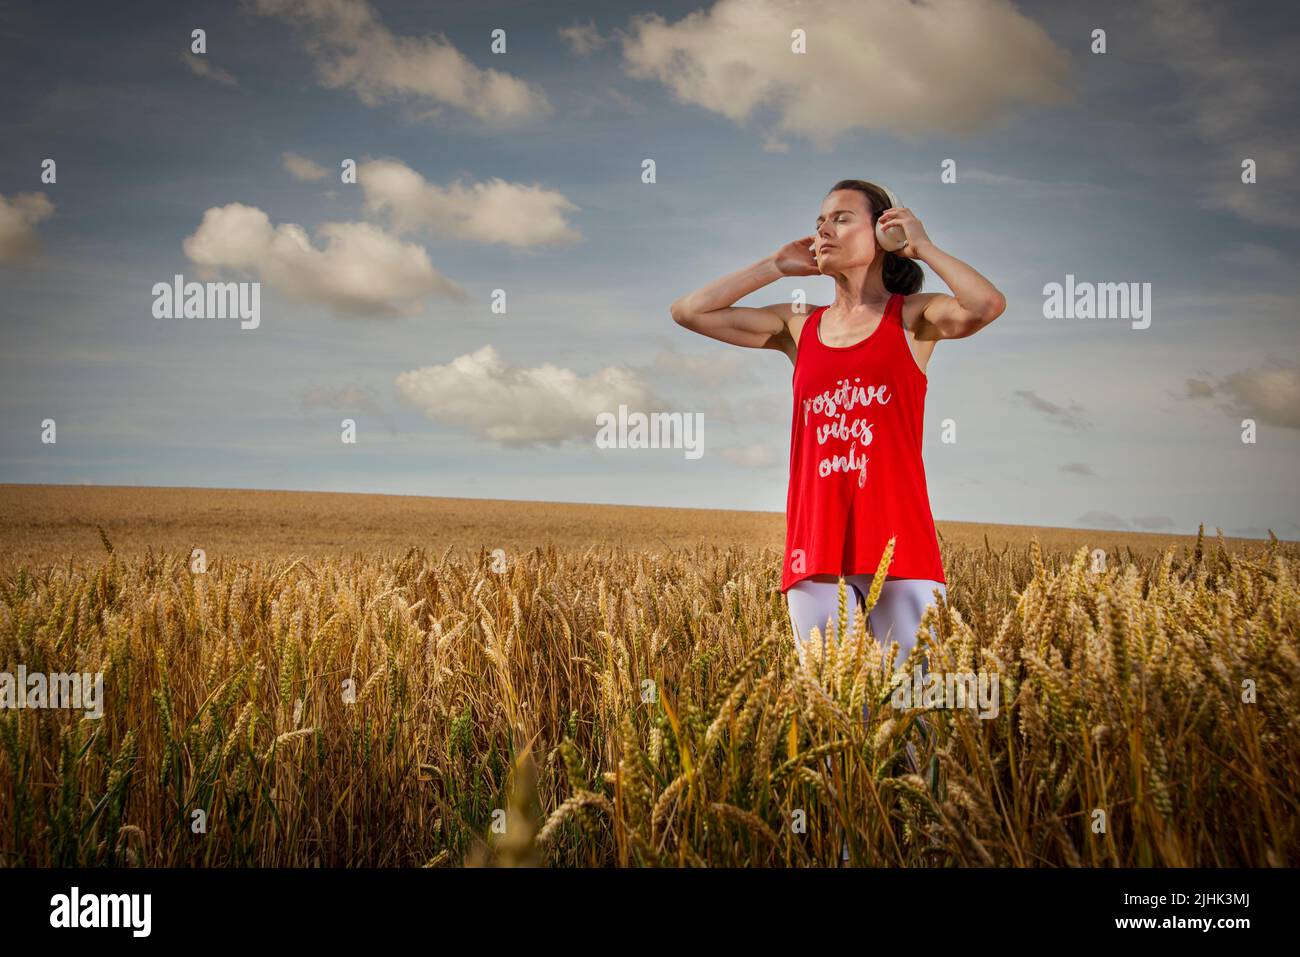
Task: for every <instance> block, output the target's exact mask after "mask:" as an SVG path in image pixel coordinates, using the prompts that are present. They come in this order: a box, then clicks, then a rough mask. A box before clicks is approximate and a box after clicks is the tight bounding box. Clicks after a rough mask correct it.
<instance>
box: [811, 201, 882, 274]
mask: <svg viewBox="0 0 1300 957" xmlns="http://www.w3.org/2000/svg"><path fill="white" fill-rule="evenodd" d="M877 249H879V247H878V246H877V245H876V228H875V224H874V223H873V222H872V221H871V205H870V201H869V200H868V199H867V197H866V194H865V193H863V192H862V191H861V190H856V189H837V190H836V191H835V192H833V193H831V194H829V195H828V196H827V197H826V198H825V199H824V200H822V208H821V212H820V213H819V214H818V216H817V239H816V241H815V243H814V252H813V255H814V256H815V258H816V260H817V267H818V268H819V269H820V270H821V271H822V272H823V273H827V274H829V273H839V272H843V271H844V270H846V269H850V268H852V267H854V266H868V265H870V264H871V261H872V260H873V259H875V258H876V250H877Z"/></svg>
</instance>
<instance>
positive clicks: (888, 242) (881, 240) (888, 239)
mask: <svg viewBox="0 0 1300 957" xmlns="http://www.w3.org/2000/svg"><path fill="white" fill-rule="evenodd" d="M880 188H881V190H883V191H884V193H885V195H886V196H888V197H889V205H890V206H891V207H894V206H897V205H898V197H897V196H895V195H894V191H893V190H892V189H890V188H889V187H888V186H881V187H880ZM876 244H877V245H878V246H879V247H880V248H881V249H883V250H885V252H890V253H892V252H895V251H897V250H899V249H902V248H903V247H904V246H906V245H907V234H906V233H904V232H903V231H902V230H901V229H899V228H898V227H897V226H893V227H891V228H890V229H889V230H888V231H886V230H885V229H883V228H881V225H880V223H879V222H877V223H876Z"/></svg>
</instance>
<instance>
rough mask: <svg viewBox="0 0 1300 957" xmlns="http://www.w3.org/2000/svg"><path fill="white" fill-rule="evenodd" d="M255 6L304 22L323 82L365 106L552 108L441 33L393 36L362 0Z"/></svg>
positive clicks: (494, 116)
mask: <svg viewBox="0 0 1300 957" xmlns="http://www.w3.org/2000/svg"><path fill="white" fill-rule="evenodd" d="M255 6H256V8H257V10H258V11H259V12H260V13H262V14H263V15H266V16H274V17H279V18H280V19H282V20H285V21H287V22H289V23H291V24H293V25H294V26H295V27H298V28H301V29H302V30H303V31H304V33H305V35H306V46H307V51H308V52H309V53H310V54H311V56H312V58H313V59H314V60H315V61H316V69H317V73H318V74H319V77H320V81H321V83H322V84H323V85H324V86H326V87H329V88H331V89H350V90H352V92H353V93H355V94H356V95H357V97H358V98H359V99H360V100H361V102H362V103H364V104H366V105H367V106H378V105H379V104H380V103H382V102H383V101H384V100H386V99H405V100H413V101H415V102H418V103H422V104H424V105H426V106H427V107H428V111H427V114H428V115H433V116H436V115H437V114H438V112H439V109H440V105H446V106H452V107H455V108H456V109H460V110H464V111H465V112H467V113H470V114H471V115H473V116H475V117H477V118H479V119H480V120H484V121H487V122H492V123H509V122H514V121H519V120H526V119H529V118H531V117H534V116H537V115H539V114H545V113H549V112H550V111H551V107H550V104H549V102H548V101H547V99H546V94H545V93H543V92H542V90H541V89H540V88H538V87H536V86H534V85H532V84H529V83H527V82H525V81H523V80H520V79H519V78H518V77H514V76H511V75H510V74H508V73H503V72H501V71H500V70H491V69H489V70H484V69H480V68H479V67H477V66H475V65H474V64H473V63H471V62H470V61H469V59H468V58H466V56H465V55H464V54H463V53H461V52H460V51H459V50H457V49H456V47H455V46H454V45H453V44H452V43H451V41H450V40H448V39H447V37H446V36H445V35H443V34H441V33H437V34H433V35H431V36H426V37H404V36H397V35H396V34H394V33H393V32H392V31H391V30H389V29H388V27H386V26H385V25H384V24H383V22H382V21H381V20H380V19H379V16H378V14H377V13H376V12H375V9H374V7H372V6H371V5H370V4H368V3H366V2H365V0H255Z"/></svg>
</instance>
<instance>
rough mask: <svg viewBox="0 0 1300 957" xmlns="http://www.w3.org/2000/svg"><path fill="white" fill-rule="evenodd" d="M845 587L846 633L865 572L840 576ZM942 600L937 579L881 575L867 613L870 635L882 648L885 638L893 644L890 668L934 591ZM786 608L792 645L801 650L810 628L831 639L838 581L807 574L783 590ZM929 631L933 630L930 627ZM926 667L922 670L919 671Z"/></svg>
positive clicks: (909, 643) (859, 602) (902, 654)
mask: <svg viewBox="0 0 1300 957" xmlns="http://www.w3.org/2000/svg"><path fill="white" fill-rule="evenodd" d="M843 577H844V584H845V587H846V588H847V589H848V594H847V596H846V597H847V598H848V609H847V611H848V627H849V632H850V633H852V631H853V625H854V622H855V621H856V620H857V615H858V612H859V611H860V609H861V608H862V606H863V604H864V603H865V599H866V595H867V592H869V591H870V590H871V579H872V577H873V576H871V575H845V576H843ZM936 588H937V589H938V590H939V594H940V595H943V596H944V597H945V598H946V597H947V595H948V589H947V588H946V587H945V586H944V584H943V583H942V582H937V581H931V580H929V579H927V578H887V579H885V584H884V585H883V586H882V587H881V589H880V597H879V598H878V599H877V601H876V605H875V607H874V608H872V609H871V613H870V614H869V615H867V625H868V626H869V628H870V631H871V634H872V635H873V636H874V637H875V639H876V640H877V641H879V642H880V643H881V644H882V645H884V646H885V648H886V649H888V647H889V642H890V641H897V642H898V658H897V659H895V661H894V665H895V668H896V669H901V668H902V666H903V662H904V661H906V660H907V655H908V653H909V652H910V651H911V650H912V648H913V647H914V646H915V645H916V633H917V631H918V630H919V629H920V627H921V614H922V613H923V612H924V611H925V608H926V606H927V605H933V604H934V594H933V593H934V590H935V589H936ZM785 594H786V601H787V603H788V605H789V608H790V625H791V627H792V628H793V629H794V635H795V642H796V647H797V648H798V650H799V651H800V653H801V654H802V650H803V649H802V647H800V646H801V645H802V643H803V642H805V641H807V640H808V639H809V632H810V631H812V629H813V628H818V629H820V630H821V633H822V639H823V642H824V641H825V638H826V637H827V636H830V637H834V636H835V630H836V628H837V626H838V623H839V617H840V585H839V582H837V581H836V582H819V581H813V580H812V579H811V578H805V579H804V580H803V581H800V582H796V583H795V584H793V585H791V586H790V588H789V589H788V590H787V591H786V593H785ZM930 634H931V635H933V634H934V627H933V626H931V628H930ZM925 670H928V669H925Z"/></svg>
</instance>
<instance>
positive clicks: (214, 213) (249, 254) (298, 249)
mask: <svg viewBox="0 0 1300 957" xmlns="http://www.w3.org/2000/svg"><path fill="white" fill-rule="evenodd" d="M316 232H317V234H318V235H319V236H321V237H323V239H324V240H325V245H324V248H317V247H316V246H315V245H313V243H312V241H311V239H310V237H309V236H308V235H307V232H306V230H304V229H303V228H302V227H301V226H298V225H296V224H294V223H281V224H280V225H279V226H273V225H272V224H271V219H270V217H269V216H267V214H266V213H264V212H262V210H260V209H258V208H257V207H255V206H245V205H243V204H242V203H229V204H227V205H225V206H220V207H216V206H214V207H212V208H211V209H209V210H207V211H206V212H205V213H204V214H203V221H202V222H201V223H200V224H199V228H198V229H197V230H196V231H195V232H194V234H193V235H192V236H189V237H187V238H186V239H185V241H184V243H183V244H182V245H183V248H184V250H185V255H186V256H188V257H189V258H190V260H191V261H192V262H194V263H195V264H196V265H198V266H201V267H204V268H205V269H206V270H209V271H215V270H220V269H230V270H236V271H240V272H244V273H248V274H251V275H255V276H258V277H259V278H260V279H261V280H262V281H263V282H265V283H266V284H267V285H268V286H270V287H271V288H272V289H275V290H276V291H278V292H280V293H282V294H283V295H284V296H286V297H287V298H289V299H291V300H295V301H298V302H305V303H314V304H317V305H322V306H325V307H326V308H327V309H329V310H330V312H332V313H333V314H335V315H337V316H400V315H412V314H415V313H419V312H422V311H423V309H424V302H423V301H424V300H425V299H426V298H428V297H429V296H448V297H451V298H454V299H460V300H465V299H467V298H468V297H467V296H466V294H465V291H464V290H463V289H461V288H460V287H459V286H457V285H456V284H455V283H453V282H451V281H450V280H448V279H446V278H444V277H443V276H442V275H440V274H439V273H438V271H437V270H436V269H434V268H433V264H432V263H431V262H430V261H429V254H428V253H427V252H425V251H424V249H423V248H422V247H420V246H417V245H414V244H412V243H404V242H402V241H401V240H399V239H397V238H396V237H393V236H390V235H388V234H387V233H385V232H384V231H383V230H382V229H380V228H379V227H377V226H372V225H370V224H369V223H322V224H321V225H320V226H319V227H317V229H316Z"/></svg>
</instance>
